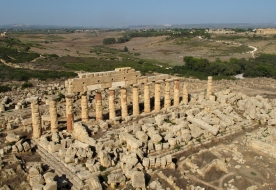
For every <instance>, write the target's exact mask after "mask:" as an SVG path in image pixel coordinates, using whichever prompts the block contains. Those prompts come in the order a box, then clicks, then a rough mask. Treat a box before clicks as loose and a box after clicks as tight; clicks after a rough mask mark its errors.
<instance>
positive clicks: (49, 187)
mask: <svg viewBox="0 0 276 190" xmlns="http://www.w3.org/2000/svg"><path fill="white" fill-rule="evenodd" d="M43 190H57V182H56V181H52V182H50V183H46V185H45V186H44V187H43Z"/></svg>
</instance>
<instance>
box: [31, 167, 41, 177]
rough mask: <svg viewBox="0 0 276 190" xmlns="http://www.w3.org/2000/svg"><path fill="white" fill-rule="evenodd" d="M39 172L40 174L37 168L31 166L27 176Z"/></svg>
mask: <svg viewBox="0 0 276 190" xmlns="http://www.w3.org/2000/svg"><path fill="white" fill-rule="evenodd" d="M39 174H40V172H39V170H38V169H37V168H35V167H31V168H30V169H29V176H30V177H33V176H36V175H39Z"/></svg>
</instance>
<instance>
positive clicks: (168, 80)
mask: <svg viewBox="0 0 276 190" xmlns="http://www.w3.org/2000/svg"><path fill="white" fill-rule="evenodd" d="M172 81H173V79H166V80H165V82H172Z"/></svg>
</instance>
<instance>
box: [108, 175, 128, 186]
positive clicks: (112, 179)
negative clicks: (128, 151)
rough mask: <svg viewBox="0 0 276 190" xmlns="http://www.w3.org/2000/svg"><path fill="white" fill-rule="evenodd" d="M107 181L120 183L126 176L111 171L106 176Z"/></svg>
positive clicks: (123, 181)
mask: <svg viewBox="0 0 276 190" xmlns="http://www.w3.org/2000/svg"><path fill="white" fill-rule="evenodd" d="M107 179H108V181H107V183H108V184H111V183H116V184H117V183H122V184H124V183H125V181H126V177H125V176H124V174H123V173H111V174H109V175H108V176H107Z"/></svg>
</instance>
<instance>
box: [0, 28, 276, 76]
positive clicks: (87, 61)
mask: <svg viewBox="0 0 276 190" xmlns="http://www.w3.org/2000/svg"><path fill="white" fill-rule="evenodd" d="M124 34H125V33H124V32H122V31H111V32H101V31H100V32H91V33H89V32H83V33H14V34H8V35H9V38H8V39H6V40H8V41H6V42H5V41H4V38H2V39H0V48H7V47H8V48H10V50H9V51H11V50H16V51H18V52H19V54H20V55H17V54H15V53H14V57H13V56H8V57H5V59H7V60H8V61H9V62H13V63H19V64H20V67H21V68H22V69H25V70H24V72H23V70H22V72H23V73H25V74H22V75H23V76H21V77H19V76H18V77H11V76H12V75H11V76H9V77H4V76H2V79H1V80H8V79H10V78H15V79H18V78H19V79H20V80H23V79H24V78H28V77H26V76H24V75H26V72H27V69H30V70H37V71H38V70H44V72H46V71H47V72H49V71H55V72H61V71H65V72H69V73H63V74H64V76H66V77H70V76H73V74H71V73H72V72H74V71H89V72H97V71H107V70H113V69H114V68H116V67H125V66H128V67H133V68H134V69H136V70H139V71H141V72H142V73H143V74H145V73H147V72H149V73H152V72H162V73H168V74H174V73H177V71H171V70H170V69H166V68H171V67H173V66H183V64H184V63H183V58H184V57H186V56H193V57H194V58H203V59H208V60H209V61H210V62H214V61H216V60H218V59H219V60H220V61H222V62H225V61H229V60H230V58H233V57H235V58H237V59H241V58H245V59H246V60H248V59H250V58H252V55H251V53H248V52H249V51H252V48H250V47H249V46H254V47H257V48H258V51H257V52H256V55H260V54H261V53H268V54H271V53H274V52H275V50H276V45H275V44H276V38H275V37H274V36H262V37H260V36H255V35H252V34H250V35H248V34H231V35H211V38H210V39H209V38H201V37H199V36H197V37H183V36H179V37H170V36H165V35H162V36H155V37H133V38H131V39H130V40H129V41H127V42H125V43H115V44H110V45H103V43H102V42H103V39H105V38H115V39H118V38H119V37H123V36H124ZM126 47H127V50H128V51H127V52H126V51H124V50H125V49H126ZM2 52H4V51H2ZM26 52H27V54H26ZM21 55H22V56H23V57H24V58H26V59H23V58H21V57H22V56H21ZM3 56H4V55H2V57H3ZM16 56H17V57H16ZM20 56H21V57H20ZM27 58H28V59H27ZM224 64H226V62H225V63H224ZM6 69H7V68H6ZM184 70H185V69H184ZM200 72H202V71H200ZM224 72H225V71H224ZM27 75H28V74H27ZM54 75H55V76H57V77H58V78H60V77H61V74H60V73H55V74H54ZM183 75H185V76H195V77H198V78H202V76H204V77H205V75H206V73H196V72H195V71H188V70H185V72H184V73H183ZM29 76H33V75H29ZM39 76H40V75H39ZM40 77H41V76H40ZM52 77H53V75H50V77H49V78H52ZM221 77H222V76H220V77H217V78H221ZM43 79H44V80H45V77H44V78H43Z"/></svg>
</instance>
